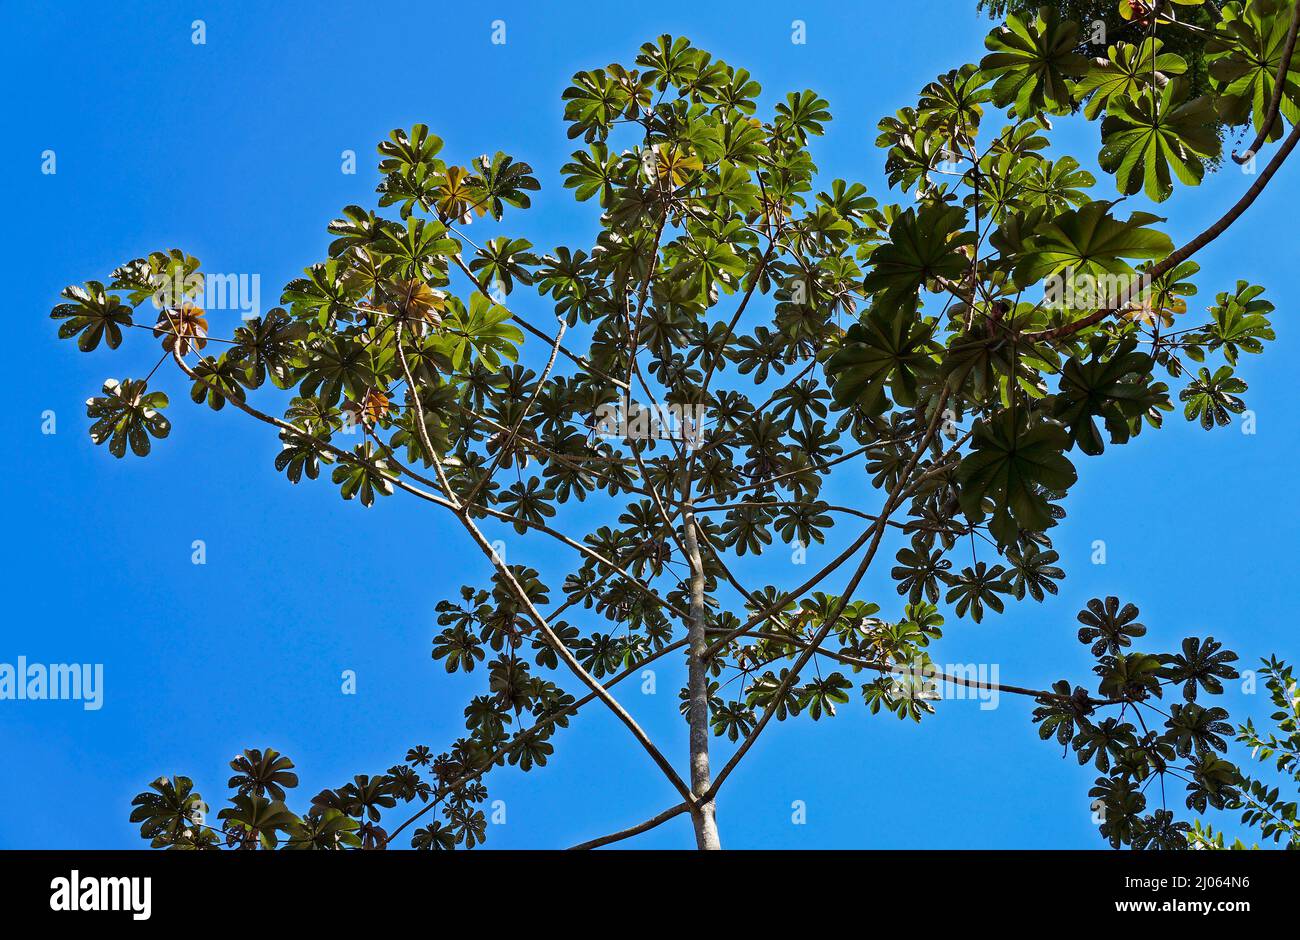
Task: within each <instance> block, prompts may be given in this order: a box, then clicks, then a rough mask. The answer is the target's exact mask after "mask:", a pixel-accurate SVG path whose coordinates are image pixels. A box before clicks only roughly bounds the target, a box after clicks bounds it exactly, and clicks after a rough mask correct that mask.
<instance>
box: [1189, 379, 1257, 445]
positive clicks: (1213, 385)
mask: <svg viewBox="0 0 1300 940" xmlns="http://www.w3.org/2000/svg"><path fill="white" fill-rule="evenodd" d="M1246 388H1247V385H1246V383H1245V382H1243V381H1242V380H1241V379H1239V378H1237V377H1236V376H1235V375H1233V374H1232V367H1231V366H1220V367H1219V369H1218V371H1216V372H1215V373H1214V374H1213V375H1211V374H1210V370H1209V369H1205V368H1202V369H1201V371H1200V373H1199V375H1198V376H1197V378H1196V379H1195V380H1194V381H1193V382H1192V383H1191V384H1190V385H1188V386H1187V388H1185V389H1183V390H1182V391H1181V392H1179V393H1178V399H1179V401H1184V402H1186V403H1187V407H1186V408H1184V409H1183V414H1184V416H1185V417H1186V418H1187V420H1188V421H1194V420H1199V421H1200V422H1201V427H1203V428H1205V430H1207V431H1210V430H1213V428H1214V426H1215V425H1218V426H1219V427H1224V426H1226V425H1229V424H1231V423H1232V416H1233V415H1239V414H1241V413H1242V412H1243V411H1245V410H1246V403H1245V402H1243V401H1242V400H1241V399H1240V398H1238V397H1237V395H1238V394H1239V393H1241V392H1244V391H1246Z"/></svg>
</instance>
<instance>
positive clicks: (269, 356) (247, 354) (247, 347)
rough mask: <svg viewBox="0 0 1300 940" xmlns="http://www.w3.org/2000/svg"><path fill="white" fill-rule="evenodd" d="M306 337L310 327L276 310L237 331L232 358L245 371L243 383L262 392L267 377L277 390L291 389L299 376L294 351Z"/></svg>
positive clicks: (248, 322) (231, 349) (230, 353)
mask: <svg viewBox="0 0 1300 940" xmlns="http://www.w3.org/2000/svg"><path fill="white" fill-rule="evenodd" d="M306 335H307V324H305V323H302V322H295V321H293V320H290V319H289V315H288V314H287V313H285V311H284V310H283V309H281V308H280V307H275V308H273V309H271V310H268V311H267V312H266V316H263V317H253V319H251V320H248V321H246V322H245V323H243V324H241V325H240V326H239V327H237V328H236V329H235V335H234V344H233V345H232V346H231V347H230V351H229V356H230V358H231V359H233V360H235V361H236V362H238V363H240V364H241V365H242V366H243V367H244V369H245V376H244V378H243V383H244V384H245V385H247V386H248V387H249V388H259V387H260V386H261V385H262V383H263V382H265V381H266V377H267V376H268V375H269V376H270V377H271V383H272V384H273V385H274V386H275V387H276V388H291V387H292V386H293V383H294V378H295V376H296V373H297V370H296V369H295V368H294V366H293V360H294V350H295V349H296V348H297V344H298V343H299V342H301V340H302V339H303V338H304V337H305V336H306Z"/></svg>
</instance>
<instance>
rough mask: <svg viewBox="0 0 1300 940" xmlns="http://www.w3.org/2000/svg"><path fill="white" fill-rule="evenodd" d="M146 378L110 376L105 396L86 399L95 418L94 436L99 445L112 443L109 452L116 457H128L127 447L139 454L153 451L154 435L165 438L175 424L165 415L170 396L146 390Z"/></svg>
mask: <svg viewBox="0 0 1300 940" xmlns="http://www.w3.org/2000/svg"><path fill="white" fill-rule="evenodd" d="M146 387H147V386H146V383H145V381H144V380H143V379H124V380H122V381H121V382H119V381H118V380H117V379H109V380H108V381H107V382H105V383H104V394H103V396H101V397H95V398H88V399H87V400H86V417H88V418H94V419H95V423H94V424H92V425H91V426H90V439H91V440H92V441H94V442H95V443H96V444H103V443H104V442H105V441H107V442H108V452H109V453H110V454H112V455H113V456H114V457H124V456H126V447H127V444H128V443H129V444H130V445H131V453H133V454H135V455H136V456H137V457H145V456H147V455H148V454H149V451H150V449H151V444H150V441H149V438H150V437H156V438H164V437H166V436H167V435H168V434H170V433H171V430H172V425H171V422H170V421H168V420H167V419H166V418H165V417H164V416H163V414H162V412H161V409H163V408H166V407H167V404H168V402H167V396H166V395H165V394H164V393H162V392H146V391H145V389H146Z"/></svg>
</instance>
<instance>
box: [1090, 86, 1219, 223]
mask: <svg viewBox="0 0 1300 940" xmlns="http://www.w3.org/2000/svg"><path fill="white" fill-rule="evenodd" d="M1186 95H1187V85H1186V83H1185V82H1183V81H1182V80H1175V81H1172V82H1170V83H1169V84H1167V85H1166V86H1165V87H1164V88H1163V89H1162V90H1161V92H1160V95H1159V98H1156V97H1155V96H1154V95H1143V96H1142V97H1140V98H1138V99H1137V100H1124V101H1116V102H1113V103H1112V105H1111V108H1110V111H1109V113H1108V115H1107V117H1106V120H1105V121H1103V122H1102V125H1101V141H1102V148H1101V153H1100V154H1099V155H1098V157H1097V161H1098V163H1100V164H1101V168H1102V169H1103V170H1105V171H1106V172H1107V173H1112V174H1114V176H1115V182H1116V185H1117V186H1118V187H1119V190H1120V192H1122V193H1124V194H1125V195H1132V194H1133V193H1136V192H1138V191H1139V190H1141V189H1145V191H1146V194H1147V196H1148V197H1149V198H1150V199H1152V200H1153V201H1155V202H1163V201H1164V200H1166V199H1168V198H1169V196H1170V194H1172V193H1173V191H1174V184H1173V178H1172V177H1173V176H1176V177H1177V178H1178V180H1179V181H1180V182H1182V183H1185V184H1187V185H1189V186H1195V185H1197V184H1199V183H1200V182H1201V178H1202V177H1203V176H1204V175H1205V164H1204V162H1203V161H1204V160H1213V159H1214V158H1216V157H1218V155H1219V152H1220V150H1221V149H1222V148H1221V145H1220V144H1219V135H1218V126H1217V125H1218V122H1217V120H1216V117H1215V114H1214V107H1213V104H1212V103H1211V100H1210V99H1209V98H1206V97H1201V98H1196V99H1194V100H1191V101H1188V100H1186ZM1171 171H1172V176H1171Z"/></svg>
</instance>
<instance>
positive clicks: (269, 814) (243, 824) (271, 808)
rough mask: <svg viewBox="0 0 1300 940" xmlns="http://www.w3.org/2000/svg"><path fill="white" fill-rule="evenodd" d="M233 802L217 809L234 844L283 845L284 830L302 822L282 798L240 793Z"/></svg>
mask: <svg viewBox="0 0 1300 940" xmlns="http://www.w3.org/2000/svg"><path fill="white" fill-rule="evenodd" d="M230 802H231V803H232V804H234V805H233V806H231V807H230V808H227V809H223V810H222V811H221V812H219V813H217V818H218V819H220V820H221V821H222V825H223V827H224V828H225V830H226V838H227V841H228V842H229V843H230V844H232V845H240V846H241V847H248V848H253V847H255V846H260V847H261V848H264V849H273V848H275V847H276V846H277V845H279V842H280V838H279V834H280V833H281V832H287V831H289V830H291V829H293V828H294V827H295V826H297V825H299V824H300V823H301V822H302V820H300V819H299V818H298V817H297V816H295V815H294V814H293V813H292V812H290V811H289V808H288V807H287V806H285V805H284V804H283V803H281V802H280V801H279V800H268V799H267V798H266V797H264V796H248V795H244V794H240V795H238V796H235V797H232V798H231V800H230Z"/></svg>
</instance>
